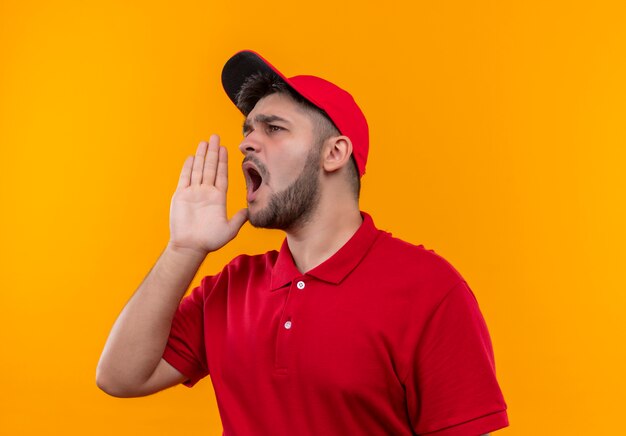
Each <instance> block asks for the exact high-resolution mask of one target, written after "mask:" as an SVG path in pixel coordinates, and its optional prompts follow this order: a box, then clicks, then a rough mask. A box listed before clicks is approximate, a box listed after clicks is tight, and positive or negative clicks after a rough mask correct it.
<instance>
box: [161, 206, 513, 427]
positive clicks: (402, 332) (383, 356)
mask: <svg viewBox="0 0 626 436" xmlns="http://www.w3.org/2000/svg"><path fill="white" fill-rule="evenodd" d="M363 217H364V221H363V224H362V225H361V227H360V228H359V230H358V231H357V232H356V233H355V235H354V236H353V237H352V238H351V239H350V240H349V241H348V242H347V243H346V244H345V245H344V246H343V247H342V248H341V249H340V250H339V251H338V252H337V253H335V254H334V255H333V256H332V257H331V258H330V259H328V260H327V261H326V262H324V263H322V264H321V265H319V266H318V267H316V268H314V269H313V270H311V271H308V272H307V273H305V274H302V273H301V272H299V271H298V269H297V268H296V266H295V264H294V262H293V259H292V256H291V253H290V251H289V247H288V245H287V242H286V241H285V242H284V243H283V246H282V248H281V250H280V252H276V251H271V252H268V253H266V254H263V255H258V256H245V255H244V256H239V257H237V258H236V259H234V260H233V261H232V262H231V263H229V264H228V265H227V266H226V267H225V268H224V269H223V270H222V272H221V273H219V274H217V275H215V276H212V277H205V278H204V279H202V282H201V284H200V286H198V287H197V288H195V289H194V290H193V291H192V293H191V294H190V295H189V296H187V297H186V298H184V299H183V301H182V302H181V304H180V307H179V308H178V311H177V313H176V315H175V317H174V321H173V323H172V330H171V334H170V338H169V341H168V343H167V347H166V349H165V352H164V355H163V357H164V358H165V360H167V361H168V362H169V363H170V364H171V365H172V366H174V367H175V368H177V369H178V370H179V371H180V372H181V373H183V374H185V375H186V376H187V377H188V378H189V380H187V381H186V382H185V385H187V386H189V387H191V386H193V385H194V384H195V383H196V382H198V380H200V379H201V378H203V377H205V376H207V375H210V376H211V380H212V382H213V387H214V389H215V394H216V397H217V402H218V405H219V409H220V415H221V418H222V425H223V427H224V435H226V436H235V435H236V436H240V435H254V436H258V435H272V436H274V435H276V436H280V435H289V436H294V435H298V436H303V435H341V436H345V435H412V434H428V435H437V436H453V435H454V436H456V435H459V436H460V435H479V434H483V433H487V432H490V431H493V430H497V429H499V428H502V427H505V426H507V425H508V422H507V415H506V404H505V402H504V399H503V397H502V393H501V391H500V388H499V387H498V383H497V381H496V377H495V371H494V360H493V351H492V347H491V341H490V339H489V333H488V331H487V327H486V325H485V322H484V320H483V317H482V315H481V313H480V310H479V308H478V304H477V302H476V299H475V297H474V295H473V294H472V291H471V290H470V289H469V287H468V285H467V283H466V282H465V281H464V280H463V278H462V277H461V275H460V274H459V273H458V272H457V271H456V270H455V269H454V268H453V267H452V266H451V265H450V264H449V263H448V262H447V261H445V260H444V259H443V258H442V257H440V256H439V255H437V254H435V253H434V252H433V251H432V250H426V249H425V248H424V247H423V246H421V245H420V246H414V245H411V244H408V243H406V242H403V241H401V240H399V239H396V238H393V237H392V236H391V235H390V234H389V233H386V232H383V231H380V230H377V229H376V228H375V227H374V223H373V222H372V219H371V218H370V217H369V216H368V215H367V214H363Z"/></svg>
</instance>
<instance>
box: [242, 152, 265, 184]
mask: <svg viewBox="0 0 626 436" xmlns="http://www.w3.org/2000/svg"><path fill="white" fill-rule="evenodd" d="M246 162H252V163H253V164H254V166H255V167H256V168H257V170H259V174H260V175H261V177H262V178H263V179H265V178H266V177H267V176H268V175H269V172H268V171H267V167H266V166H265V165H263V163H262V162H261V161H260V160H259V159H257V157H256V156H253V155H251V154H249V155H247V156H246V157H245V158H244V159H243V161H242V162H241V165H243V164H245V163H246Z"/></svg>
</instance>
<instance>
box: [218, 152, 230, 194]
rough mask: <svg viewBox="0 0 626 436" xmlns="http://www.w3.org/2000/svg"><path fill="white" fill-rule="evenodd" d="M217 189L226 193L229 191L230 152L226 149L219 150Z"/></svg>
mask: <svg viewBox="0 0 626 436" xmlns="http://www.w3.org/2000/svg"><path fill="white" fill-rule="evenodd" d="M215 187H216V188H217V189H219V190H220V191H224V192H226V190H227V189H228V151H227V150H226V148H225V147H220V148H219V154H218V162H217V174H216V176H215Z"/></svg>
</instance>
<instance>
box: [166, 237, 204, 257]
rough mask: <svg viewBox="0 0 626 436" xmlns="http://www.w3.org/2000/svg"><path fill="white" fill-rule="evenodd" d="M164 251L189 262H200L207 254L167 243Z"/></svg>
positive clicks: (199, 250) (200, 250) (170, 242)
mask: <svg viewBox="0 0 626 436" xmlns="http://www.w3.org/2000/svg"><path fill="white" fill-rule="evenodd" d="M165 250H166V251H169V252H170V253H172V254H174V255H175V256H177V257H183V258H186V259H189V260H195V261H200V262H202V261H203V260H204V258H205V257H206V256H207V255H208V254H209V252H208V251H206V250H202V249H199V248H198V249H196V248H190V247H183V246H180V245H177V244H176V243H174V242H172V241H169V242H168V243H167V247H165Z"/></svg>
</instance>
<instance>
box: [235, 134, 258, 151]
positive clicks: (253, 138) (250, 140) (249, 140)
mask: <svg viewBox="0 0 626 436" xmlns="http://www.w3.org/2000/svg"><path fill="white" fill-rule="evenodd" d="M258 139H259V138H257V134H256V133H255V132H254V131H252V132H250V133H248V134H247V135H246V136H245V137H244V138H243V140H242V141H241V143H240V144H239V151H241V153H243V155H244V156H245V155H247V154H248V153H256V152H258V151H259V150H260V149H261V145H260V143H259V140H258Z"/></svg>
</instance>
